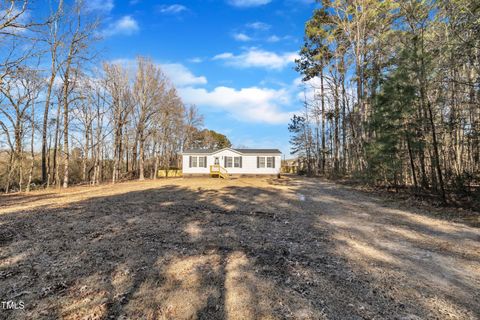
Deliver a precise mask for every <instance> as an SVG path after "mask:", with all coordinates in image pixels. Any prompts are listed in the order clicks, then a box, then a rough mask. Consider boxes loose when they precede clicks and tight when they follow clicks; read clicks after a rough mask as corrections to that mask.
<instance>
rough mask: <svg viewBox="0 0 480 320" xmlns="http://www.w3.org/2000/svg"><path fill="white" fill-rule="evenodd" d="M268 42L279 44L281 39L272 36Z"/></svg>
mask: <svg viewBox="0 0 480 320" xmlns="http://www.w3.org/2000/svg"><path fill="white" fill-rule="evenodd" d="M267 41H268V42H278V41H280V37H278V36H276V35H272V36H270V37H268V38H267Z"/></svg>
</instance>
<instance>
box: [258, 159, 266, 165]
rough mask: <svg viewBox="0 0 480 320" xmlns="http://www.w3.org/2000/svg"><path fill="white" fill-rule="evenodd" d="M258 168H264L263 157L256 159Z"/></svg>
mask: <svg viewBox="0 0 480 320" xmlns="http://www.w3.org/2000/svg"><path fill="white" fill-rule="evenodd" d="M258 167H259V168H265V157H258Z"/></svg>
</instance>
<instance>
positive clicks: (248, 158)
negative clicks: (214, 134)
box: [182, 148, 282, 177]
mask: <svg viewBox="0 0 480 320" xmlns="http://www.w3.org/2000/svg"><path fill="white" fill-rule="evenodd" d="M281 156H282V153H281V152H280V151H279V150H278V149H233V148H224V149H220V150H202V149H199V150H184V151H183V153H182V160H183V161H182V162H183V164H182V172H183V175H184V176H189V175H218V176H219V177H226V176H229V175H277V174H279V173H280V167H281Z"/></svg>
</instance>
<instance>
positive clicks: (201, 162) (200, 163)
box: [198, 157, 206, 168]
mask: <svg viewBox="0 0 480 320" xmlns="http://www.w3.org/2000/svg"><path fill="white" fill-rule="evenodd" d="M205 160H206V159H205V157H198V166H199V167H200V168H205V167H206V165H205Z"/></svg>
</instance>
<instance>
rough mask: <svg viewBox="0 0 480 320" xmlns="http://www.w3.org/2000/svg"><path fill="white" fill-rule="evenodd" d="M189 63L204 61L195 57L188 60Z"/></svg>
mask: <svg viewBox="0 0 480 320" xmlns="http://www.w3.org/2000/svg"><path fill="white" fill-rule="evenodd" d="M188 62H192V63H201V62H203V59H202V58H200V57H193V58H190V59H188Z"/></svg>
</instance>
